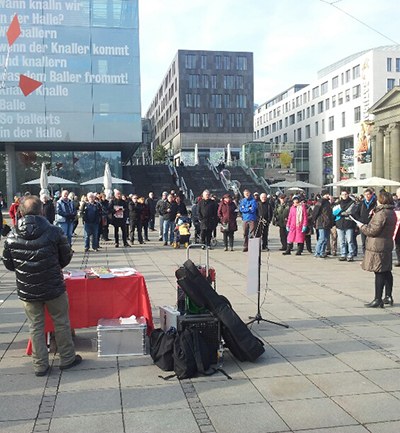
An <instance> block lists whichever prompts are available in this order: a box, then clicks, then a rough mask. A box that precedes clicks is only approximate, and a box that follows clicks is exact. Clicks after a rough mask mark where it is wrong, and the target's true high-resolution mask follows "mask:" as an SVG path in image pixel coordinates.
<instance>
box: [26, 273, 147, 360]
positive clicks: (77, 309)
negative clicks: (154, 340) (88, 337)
mask: <svg viewBox="0 0 400 433" xmlns="http://www.w3.org/2000/svg"><path fill="white" fill-rule="evenodd" d="M65 282H66V285H67V292H68V298H69V317H70V321H71V328H73V329H77V328H89V327H91V326H97V322H98V320H99V319H118V318H119V317H130V316H132V314H134V315H135V316H136V317H140V316H143V317H145V318H146V320H147V333H148V334H150V332H151V331H152V330H153V329H154V324H153V317H152V313H151V305H150V300H149V295H148V292H147V287H146V282H145V280H144V277H143V275H141V274H136V275H132V276H129V277H117V278H108V279H103V278H79V279H71V278H70V279H67V280H65ZM53 330H54V326H53V322H52V320H51V318H50V316H49V315H48V313H47V312H46V325H45V331H46V332H50V331H53ZM29 352H30V344H28V348H27V353H28V354H29Z"/></svg>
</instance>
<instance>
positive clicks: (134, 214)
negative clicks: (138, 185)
mask: <svg viewBox="0 0 400 433" xmlns="http://www.w3.org/2000/svg"><path fill="white" fill-rule="evenodd" d="M128 209H129V221H130V222H131V223H134V222H135V223H137V222H139V221H141V219H142V213H143V205H142V203H138V202H137V201H136V203H135V202H133V201H130V202H129V204H128Z"/></svg>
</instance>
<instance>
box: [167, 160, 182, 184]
mask: <svg viewBox="0 0 400 433" xmlns="http://www.w3.org/2000/svg"><path fill="white" fill-rule="evenodd" d="M168 170H169V173H170V175H171V176H174V178H175V184H176V186H179V187H181V186H182V185H181V181H180V179H181V178H180V177H179V174H178V172H177V171H176V168H175V166H174V165H173V164H172V163H170V164H168Z"/></svg>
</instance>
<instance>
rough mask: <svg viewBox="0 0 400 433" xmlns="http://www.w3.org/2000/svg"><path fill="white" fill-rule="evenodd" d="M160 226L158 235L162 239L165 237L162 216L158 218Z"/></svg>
mask: <svg viewBox="0 0 400 433" xmlns="http://www.w3.org/2000/svg"><path fill="white" fill-rule="evenodd" d="M158 224H159V228H158V235H159V237H160V238H162V237H164V217H162V216H161V215H160V216H159V217H158Z"/></svg>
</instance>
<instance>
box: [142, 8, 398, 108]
mask: <svg viewBox="0 0 400 433" xmlns="http://www.w3.org/2000/svg"><path fill="white" fill-rule="evenodd" d="M398 5H399V3H398V0H139V28H140V30H139V34H140V62H141V87H142V113H143V115H144V114H145V113H146V111H147V109H148V107H149V105H150V103H151V101H152V99H153V97H154V96H155V94H156V92H157V89H158V87H159V85H160V84H161V81H162V79H163V77H164V75H165V73H166V72H167V70H168V67H169V65H170V63H171V61H172V59H173V57H174V56H175V54H176V52H177V51H178V49H189V50H190V49H193V50H224V51H250V52H253V54H254V102H255V104H262V103H263V102H266V101H267V100H269V99H271V98H272V97H274V96H275V95H277V94H279V93H280V92H282V91H284V90H286V89H287V88H289V87H291V86H292V85H293V84H300V83H302V84H308V83H311V82H313V81H315V80H316V79H317V73H318V71H319V70H320V69H323V68H325V67H326V66H329V65H331V64H332V63H335V62H336V61H339V60H341V59H343V58H345V57H347V56H349V55H351V54H354V53H357V52H359V51H363V50H365V49H369V48H375V47H379V46H383V45H393V44H395V43H398V44H400V26H399V18H400V7H399V6H398Z"/></svg>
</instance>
